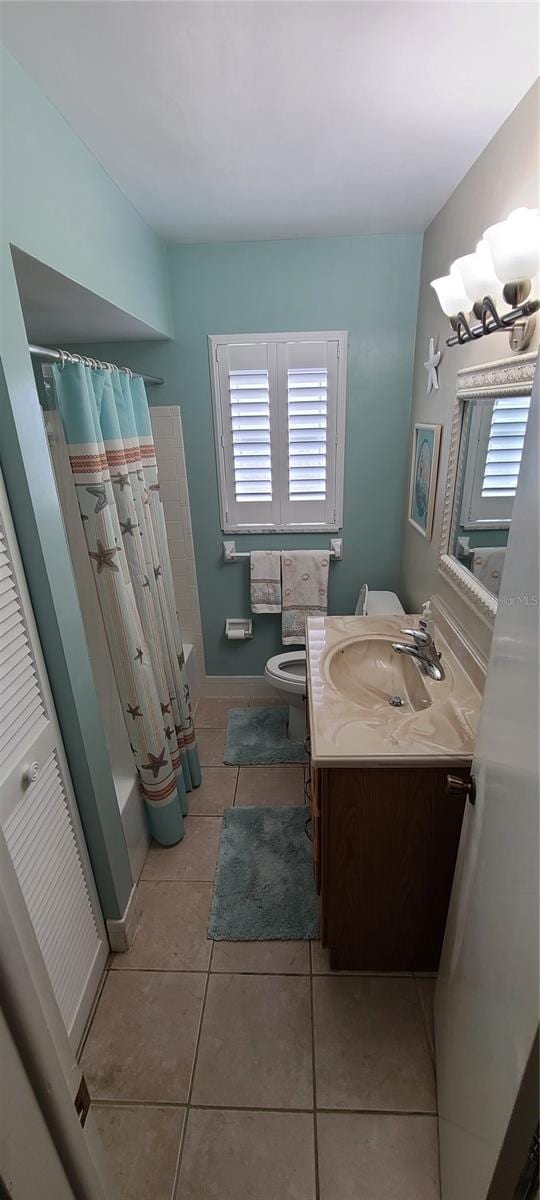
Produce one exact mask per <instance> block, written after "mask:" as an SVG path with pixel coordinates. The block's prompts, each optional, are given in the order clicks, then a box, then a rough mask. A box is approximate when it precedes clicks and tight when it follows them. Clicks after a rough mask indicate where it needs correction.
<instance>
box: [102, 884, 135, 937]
mask: <svg viewBox="0 0 540 1200" xmlns="http://www.w3.org/2000/svg"><path fill="white" fill-rule="evenodd" d="M138 920H139V910H138V905H137V888H136V887H135V885H133V887H132V889H131V895H130V897H129V900H128V902H127V905H126V911H125V913H124V915H123V917H121V918H120V920H119V921H107V933H108V935H109V942H110V944H111V950H114V952H115V954H124V953H125V951H126V950H129V949H130V947H131V946H132V945H133V939H134V937H135V933H136V931H137V924H138Z"/></svg>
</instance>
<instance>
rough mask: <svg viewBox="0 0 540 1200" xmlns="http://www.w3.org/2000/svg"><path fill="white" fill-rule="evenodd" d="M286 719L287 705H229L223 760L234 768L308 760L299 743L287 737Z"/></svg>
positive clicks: (287, 716) (287, 715)
mask: <svg viewBox="0 0 540 1200" xmlns="http://www.w3.org/2000/svg"><path fill="white" fill-rule="evenodd" d="M288 718H289V709H288V708H287V706H286V705H284V706H283V707H281V705H277V704H275V705H272V706H271V707H270V706H269V707H268V708H232V709H231V710H230V712H229V721H228V724H227V736H226V738H225V756H224V757H225V762H226V763H231V765H232V766H233V767H250V766H257V767H261V766H267V765H268V764H269V763H304V762H307V754H306V752H305V750H304V747H303V746H302V744H301V743H300V742H291V741H290V740H289V738H288V737H287V721H288Z"/></svg>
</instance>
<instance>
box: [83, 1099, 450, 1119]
mask: <svg viewBox="0 0 540 1200" xmlns="http://www.w3.org/2000/svg"><path fill="white" fill-rule="evenodd" d="M92 1104H93V1105H94V1104H95V1105H96V1106H97V1107H98V1108H173V1109H174V1108H181V1109H182V1110H183V1111H185V1110H186V1108H187V1104H186V1101H185V1100H184V1101H182V1100H126V1099H124V1098H122V1099H120V1098H118V1099H113V1100H111V1099H110V1098H109V1097H106V1096H103V1097H97V1098H96V1099H95V1100H92ZM189 1110H190V1112H242V1113H244V1112H256V1113H282V1114H283V1115H284V1116H287V1115H289V1114H291V1113H292V1114H300V1115H302V1116H307V1117H310V1116H312V1115H313V1108H264V1107H263V1106H261V1105H259V1106H258V1107H257V1106H256V1105H248V1104H193V1103H190V1105H189ZM317 1112H318V1113H323V1114H325V1115H330V1116H334V1117H341V1116H376V1117H421V1118H425V1117H429V1118H430V1119H431V1120H436V1119H437V1113H436V1112H435V1110H434V1109H427V1108H412V1109H409V1108H331V1107H329V1106H328V1105H321V1106H319V1108H318V1109H317Z"/></svg>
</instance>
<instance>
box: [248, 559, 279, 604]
mask: <svg viewBox="0 0 540 1200" xmlns="http://www.w3.org/2000/svg"><path fill="white" fill-rule="evenodd" d="M249 565H250V569H251V611H252V612H254V613H278V612H281V551H280V550H252V551H251V554H250V564H249Z"/></svg>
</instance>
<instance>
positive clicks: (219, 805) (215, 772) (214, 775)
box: [189, 716, 238, 817]
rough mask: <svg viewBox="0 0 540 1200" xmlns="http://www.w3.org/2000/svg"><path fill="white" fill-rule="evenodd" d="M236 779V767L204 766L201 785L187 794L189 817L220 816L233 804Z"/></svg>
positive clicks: (196, 721) (196, 719)
mask: <svg viewBox="0 0 540 1200" xmlns="http://www.w3.org/2000/svg"><path fill="white" fill-rule="evenodd" d="M195 724H196V726H197V728H198V718H197V716H195ZM237 781H238V767H205V770H204V775H203V780H202V783H201V786H200V787H198V788H194V789H193V791H192V792H190V794H189V815H190V817H220V816H222V814H223V813H224V812H225V809H226V808H232V806H233V804H234V794H235V792H236V784H237Z"/></svg>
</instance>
